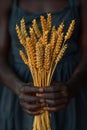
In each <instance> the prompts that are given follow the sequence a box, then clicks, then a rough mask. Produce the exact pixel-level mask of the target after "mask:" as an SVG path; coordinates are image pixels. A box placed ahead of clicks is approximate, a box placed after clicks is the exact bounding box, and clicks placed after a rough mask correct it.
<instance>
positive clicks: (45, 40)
mask: <svg viewBox="0 0 87 130" xmlns="http://www.w3.org/2000/svg"><path fill="white" fill-rule="evenodd" d="M47 43H48V31H45V32H44V34H43V42H42V44H43V45H45V46H46V45H47Z"/></svg>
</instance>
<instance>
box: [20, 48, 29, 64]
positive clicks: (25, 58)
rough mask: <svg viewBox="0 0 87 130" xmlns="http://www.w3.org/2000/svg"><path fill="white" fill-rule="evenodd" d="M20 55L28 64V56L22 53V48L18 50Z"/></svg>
mask: <svg viewBox="0 0 87 130" xmlns="http://www.w3.org/2000/svg"><path fill="white" fill-rule="evenodd" d="M20 56H21V57H22V60H23V61H24V63H25V64H26V65H28V58H27V57H26V55H25V54H24V52H23V51H22V50H20Z"/></svg>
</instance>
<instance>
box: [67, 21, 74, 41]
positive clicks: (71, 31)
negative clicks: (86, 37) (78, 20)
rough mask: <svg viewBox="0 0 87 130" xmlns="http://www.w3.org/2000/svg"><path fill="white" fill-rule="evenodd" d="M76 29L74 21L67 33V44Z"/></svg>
mask: <svg viewBox="0 0 87 130" xmlns="http://www.w3.org/2000/svg"><path fill="white" fill-rule="evenodd" d="M74 28H75V20H72V22H71V24H70V26H69V28H68V31H67V33H66V35H65V42H66V41H67V40H68V39H70V37H71V35H72V33H73V30H74Z"/></svg>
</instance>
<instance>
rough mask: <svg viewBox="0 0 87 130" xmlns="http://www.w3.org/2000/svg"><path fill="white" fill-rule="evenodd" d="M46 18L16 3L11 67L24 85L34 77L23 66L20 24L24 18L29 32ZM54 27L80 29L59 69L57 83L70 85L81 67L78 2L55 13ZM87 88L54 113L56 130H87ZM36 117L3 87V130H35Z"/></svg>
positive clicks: (0, 121) (11, 25)
mask: <svg viewBox="0 0 87 130" xmlns="http://www.w3.org/2000/svg"><path fill="white" fill-rule="evenodd" d="M41 14H42V15H44V16H46V13H29V12H27V11H26V10H24V9H22V8H19V7H18V3H17V0H15V1H14V5H13V11H12V14H11V18H10V23H9V33H10V36H11V50H10V55H9V59H10V64H11V67H12V68H13V70H14V72H15V73H16V74H17V75H18V76H19V78H21V80H22V81H24V82H31V81H32V77H31V74H30V71H29V70H28V67H27V66H26V65H25V64H24V63H23V61H22V59H21V57H20V55H19V50H20V49H23V47H22V46H21V44H20V43H19V40H18V38H17V34H16V31H15V26H16V24H20V20H21V18H23V17H24V18H25V22H26V25H27V29H28V28H29V26H31V24H32V20H33V19H34V18H36V20H37V21H38V24H39V25H40V21H39V16H40V15H41ZM52 17H53V25H55V26H58V25H59V24H60V23H61V22H62V21H63V22H64V23H65V30H64V31H66V30H67V29H68V26H69V24H70V23H71V20H72V19H75V20H76V27H75V31H74V34H73V36H72V38H71V39H70V41H69V43H68V44H69V47H68V49H67V51H66V53H65V55H64V57H63V59H62V60H61V61H60V63H59V65H58V66H57V68H56V71H55V73H54V76H53V81H62V82H66V81H67V80H68V79H69V78H70V77H71V76H72V74H73V72H74V70H75V68H76V67H77V65H78V64H79V59H80V55H79V52H80V51H79V43H78V39H79V23H80V18H79V13H78V9H77V5H76V0H69V5H68V6H67V7H65V8H64V9H62V10H59V11H57V12H55V13H52ZM86 100H87V87H86V88H84V89H82V91H81V92H79V93H78V95H77V96H76V97H75V98H74V99H72V101H71V102H70V104H69V105H68V106H67V107H66V108H65V109H62V110H60V111H58V112H53V113H51V115H52V116H51V128H52V130H87V103H86ZM32 124H33V116H30V115H28V114H27V113H25V112H23V111H22V109H21V107H20V104H19V101H18V98H17V97H16V95H15V94H13V93H12V92H11V91H10V90H9V89H8V88H7V87H4V86H3V85H0V130H32Z"/></svg>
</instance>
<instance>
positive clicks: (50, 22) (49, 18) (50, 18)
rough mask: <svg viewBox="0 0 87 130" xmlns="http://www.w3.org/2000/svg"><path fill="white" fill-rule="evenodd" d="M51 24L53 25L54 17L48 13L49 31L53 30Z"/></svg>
mask: <svg viewBox="0 0 87 130" xmlns="http://www.w3.org/2000/svg"><path fill="white" fill-rule="evenodd" d="M51 26H52V17H51V14H50V13H48V14H47V27H48V30H49V31H50V30H51Z"/></svg>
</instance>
